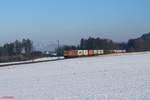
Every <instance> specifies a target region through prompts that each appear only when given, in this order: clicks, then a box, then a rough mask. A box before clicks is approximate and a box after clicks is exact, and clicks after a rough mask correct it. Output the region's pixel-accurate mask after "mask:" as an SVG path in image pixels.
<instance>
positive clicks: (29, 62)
mask: <svg viewBox="0 0 150 100" xmlns="http://www.w3.org/2000/svg"><path fill="white" fill-rule="evenodd" d="M64 59H65V58H57V59H51V60H42V61H27V62H16V63H10V64H9V63H8V64H1V65H0V67H6V66H14V65H25V64H34V63H42V62H50V61H58V60H64Z"/></svg>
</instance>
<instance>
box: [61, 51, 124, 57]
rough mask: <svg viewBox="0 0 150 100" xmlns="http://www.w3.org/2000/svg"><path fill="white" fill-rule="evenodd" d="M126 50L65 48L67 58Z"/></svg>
mask: <svg viewBox="0 0 150 100" xmlns="http://www.w3.org/2000/svg"><path fill="white" fill-rule="evenodd" d="M125 52H126V50H65V51H64V57H65V58H73V57H84V56H96V55H103V54H108V53H109V54H110V53H125Z"/></svg>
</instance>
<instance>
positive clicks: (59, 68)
mask: <svg viewBox="0 0 150 100" xmlns="http://www.w3.org/2000/svg"><path fill="white" fill-rule="evenodd" d="M149 59H150V53H149V52H148V53H135V54H126V55H123V54H121V55H119V56H114V55H107V56H97V57H87V58H75V59H67V60H60V61H53V62H44V63H36V64H28V65H16V66H9V67H2V68H0V100H1V97H2V96H14V97H15V98H12V99H13V100H148V99H150V61H149ZM12 99H11V100H12ZM2 100H3V99H2ZM9 100H10V99H9Z"/></svg>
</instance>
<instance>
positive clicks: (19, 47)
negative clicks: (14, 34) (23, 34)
mask: <svg viewBox="0 0 150 100" xmlns="http://www.w3.org/2000/svg"><path fill="white" fill-rule="evenodd" d="M32 49H33V43H32V41H31V40H30V39H22V41H19V40H16V41H15V42H11V43H6V44H4V45H3V46H1V47H0V56H13V55H20V54H30V53H31V52H32Z"/></svg>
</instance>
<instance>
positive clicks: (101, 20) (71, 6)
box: [0, 0, 150, 44]
mask: <svg viewBox="0 0 150 100" xmlns="http://www.w3.org/2000/svg"><path fill="white" fill-rule="evenodd" d="M149 5H150V0H0V43H1V44H2V43H5V42H9V41H14V40H15V39H22V38H30V39H32V40H33V41H34V42H35V44H38V43H45V44H50V43H55V42H57V40H60V41H61V43H62V44H77V43H79V40H80V38H82V37H89V36H93V37H105V38H111V39H113V40H115V41H127V40H128V39H129V38H135V37H138V36H140V35H141V34H143V33H146V32H149V31H150V6H149Z"/></svg>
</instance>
